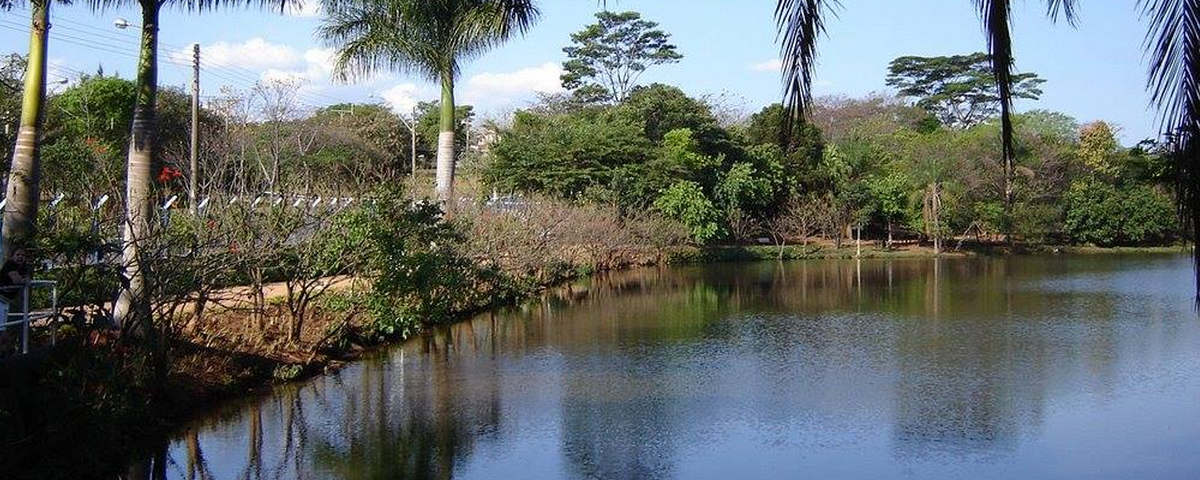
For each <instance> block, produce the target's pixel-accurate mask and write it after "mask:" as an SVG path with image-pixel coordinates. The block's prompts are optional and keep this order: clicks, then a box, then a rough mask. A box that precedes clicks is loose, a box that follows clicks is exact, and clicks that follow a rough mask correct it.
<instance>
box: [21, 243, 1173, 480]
mask: <svg viewBox="0 0 1200 480" xmlns="http://www.w3.org/2000/svg"><path fill="white" fill-rule="evenodd" d="M828 247H829V248H826V247H825V246H818V245H811V246H809V247H805V246H803V245H795V246H787V247H785V248H784V249H783V253H782V255H781V254H780V250H779V249H778V247H776V246H736V245H733V246H712V247H700V248H693V247H688V248H685V249H682V250H680V251H677V252H674V253H673V254H672V255H670V256H668V257H666V258H664V259H663V261H661V262H647V263H646V264H644V265H640V266H639V265H625V266H621V267H618V268H612V269H608V270H603V271H591V272H578V271H577V272H574V274H571V275H565V276H563V277H561V278H556V279H554V280H553V281H551V282H548V283H547V284H546V285H543V286H542V287H541V288H538V289H533V290H531V291H529V292H527V293H526V294H524V295H520V296H517V297H516V298H506V299H496V301H494V302H492V303H491V304H488V305H480V306H478V307H477V308H472V309H469V310H466V311H463V312H460V313H458V314H456V315H454V317H453V320H452V321H450V322H446V323H457V322H462V321H465V320H469V319H470V318H473V317H474V316H476V315H478V314H480V313H482V312H486V311H488V310H491V309H494V308H502V307H505V306H512V305H516V304H520V303H521V302H524V301H527V300H529V299H531V298H534V297H536V296H537V295H540V294H543V293H545V292H547V291H551V290H554V289H559V288H565V286H567V285H569V284H571V283H572V282H576V281H579V280H581V279H583V278H586V277H589V276H598V275H605V274H609V273H616V272H620V271H624V270H631V269H634V268H648V267H653V266H656V265H661V266H673V265H702V264H710V263H721V262H761V261H779V260H781V257H782V260H788V261H791V260H805V259H811V260H844V259H854V258H862V259H876V260H879V259H921V258H935V257H938V256H940V257H942V258H969V257H976V256H996V257H1003V256H1009V255H1114V254H1184V253H1187V252H1188V251H1189V247H1184V246H1171V247H1137V248H1099V247H1040V248H1036V249H1020V250H1018V251H1008V250H1007V249H1005V250H1003V251H1000V250H997V249H995V248H987V249H980V248H974V249H967V250H964V251H961V252H952V253H942V254H941V255H934V253H933V251H932V249H931V248H925V247H902V248H896V249H881V248H878V247H877V246H875V245H863V248H862V251H861V253H862V254H861V256H857V257H856V256H855V253H856V249H855V247H854V245H853V244H850V245H843V246H842V248H841V249H834V248H832V245H829V246H828ZM814 248H815V249H814ZM430 328H431V327H425V328H423V329H422V330H421V331H420V332H418V333H417V334H415V335H412V336H409V337H407V338H402V339H380V340H379V341H376V342H363V343H354V344H352V345H350V346H349V347H348V348H346V349H345V350H344V351H342V352H339V353H340V354H336V355H325V354H321V355H318V354H317V353H318V352H317V351H311V352H307V353H311V354H312V355H311V356H310V357H309V360H308V361H306V362H304V363H299V364H298V363H296V362H290V361H286V360H285V359H283V358H272V357H271V356H267V355H254V354H250V353H245V352H233V351H223V350H215V349H209V348H206V347H203V346H200V345H196V344H191V343H186V344H181V345H175V346H173V349H175V351H176V353H175V354H174V355H173V357H174V358H173V361H174V362H176V363H178V364H173V365H172V368H171V375H169V377H172V376H176V375H178V376H179V377H174V378H169V379H167V381H168V383H169V384H174V385H186V387H187V388H180V389H177V390H176V391H174V392H172V393H169V394H166V395H162V396H158V397H156V398H155V399H154V402H153V403H150V402H148V403H147V404H145V405H142V407H144V408H141V409H134V410H130V411H125V412H123V414H116V415H106V413H108V412H102V411H92V412H90V414H91V415H95V416H101V417H105V416H107V417H108V418H107V420H109V422H103V421H101V422H100V423H106V424H105V425H104V428H100V429H98V431H97V433H96V435H97V436H98V437H104V436H114V437H116V438H110V439H109V440H110V441H109V442H108V443H107V445H108V448H109V449H110V451H103V452H102V451H98V450H88V452H72V453H67V454H65V455H64V454H63V453H64V452H62V451H61V450H59V451H55V453H58V454H59V455H53V454H52V455H49V456H39V455H34V456H32V457H26V456H18V458H16V459H15V460H17V461H15V462H12V461H11V460H14V459H6V460H9V461H6V462H0V468H4V469H5V471H8V472H12V471H13V470H11V469H12V468H16V470H17V471H18V472H20V473H19V474H18V476H17V477H15V478H54V472H45V471H39V469H37V468H34V469H32V470H28V469H24V468H23V467H29V466H32V465H39V466H42V467H45V466H46V465H47V464H68V465H89V464H90V465H92V466H93V467H94V469H93V470H90V471H89V470H84V471H89V472H90V473H89V474H94V475H95V476H96V478H112V477H113V476H114V475H116V474H118V472H119V471H120V469H121V468H122V467H123V466H124V465H125V464H126V461H127V460H129V459H130V458H135V457H136V455H137V454H138V453H139V452H145V451H150V450H153V449H154V448H155V446H157V445H161V443H162V442H163V441H165V439H166V438H167V437H169V436H170V435H171V434H172V432H176V431H178V430H179V429H180V428H182V427H184V426H186V425H187V424H188V423H190V422H193V421H196V420H198V419H199V418H200V417H202V416H204V415H208V414H210V413H212V412H217V411H220V410H222V409H225V408H231V407H232V406H234V405H236V404H238V403H240V402H243V401H253V400H254V399H256V398H260V397H261V396H263V395H268V394H269V393H270V392H271V390H272V389H274V388H277V387H280V386H282V385H287V384H296V383H301V382H303V381H306V380H308V379H311V378H314V377H316V376H318V375H324V374H329V373H332V372H335V371H337V370H339V369H341V368H343V367H345V366H347V365H349V364H351V363H353V362H356V361H359V360H361V359H362V358H364V357H365V356H368V355H372V354H375V353H378V352H381V351H384V350H386V349H389V348H393V347H395V346H397V345H401V344H403V343H405V342H407V341H410V340H412V339H415V338H419V337H420V336H421V335H425V334H427V332H428V331H429V330H430ZM110 340H111V339H104V338H99V339H98V338H94V337H93V338H88V339H83V338H78V337H76V338H72V339H69V340H67V341H64V342H62V343H60V346H59V347H57V348H56V349H55V351H42V352H38V353H37V354H36V355H31V356H29V357H28V358H20V359H18V360H19V361H13V359H12V358H10V359H6V360H7V361H6V362H4V363H8V364H10V365H18V364H24V365H22V366H19V367H17V368H12V369H10V368H7V367H6V368H5V369H4V370H5V371H3V372H0V388H2V389H3V390H7V389H8V388H12V387H16V388H17V389H18V390H20V387H19V384H20V383H21V382H33V383H36V380H37V379H38V377H39V375H38V373H42V374H49V373H51V372H53V371H54V370H55V369H56V368H57V369H67V370H69V369H71V368H73V367H74V368H78V363H79V360H80V359H82V363H84V364H85V365H86V362H87V361H88V360H94V359H111V358H114V357H113V356H114V355H117V356H120V355H122V354H123V353H124V354H125V355H126V356H128V355H129V353H130V352H128V351H127V350H128V349H129V348H128V347H129V346H127V345H121V344H120V343H119V342H115V341H110ZM297 353H301V354H303V353H305V352H297ZM72 356H76V357H79V358H76V359H74V360H75V361H74V362H73V361H72V358H71V357H72ZM297 357H298V356H294V357H292V359H295V358H297ZM195 358H202V359H203V360H202V361H203V362H205V363H203V364H201V366H202V367H204V368H217V370H216V371H209V372H208V373H209V374H211V375H210V376H209V377H208V378H203V379H200V378H186V377H187V376H188V374H187V373H186V372H187V371H188V370H187V369H186V368H183V367H184V366H183V365H182V363H184V362H188V361H192V359H195ZM281 370H283V371H286V372H288V374H287V375H286V376H281V375H280V372H281ZM39 371H41V372H39ZM22 374H24V375H22ZM22 377H24V378H22ZM180 377H183V378H180ZM189 380H190V381H191V384H190V385H187V384H188V382H189ZM113 388H114V389H119V388H121V385H113ZM0 391H2V390H0ZM18 394H19V393H18ZM0 400H2V399H0ZM0 407H3V404H0ZM47 408H48V409H50V408H53V407H47ZM47 413H52V412H47ZM4 420H5V418H4V412H3V411H2V410H0V422H2V421H4ZM89 420H91V421H93V422H95V421H97V420H101V419H89ZM89 433H91V432H89ZM44 435H46V436H48V437H53V436H54V435H55V433H54V431H53V430H52V431H51V432H49V433H46V434H44ZM68 436H69V435H68ZM49 440H50V442H49V443H50V444H58V443H59V442H56V441H54V440H55V439H53V438H50V439H49ZM59 440H63V442H61V443H62V444H63V445H72V444H74V445H77V444H78V440H77V439H75V438H71V439H66V438H62V439H59ZM88 440H91V441H92V442H95V441H98V440H99V439H88ZM113 440H116V441H113ZM86 441H87V440H85V442H86ZM91 444H92V443H89V445H91ZM16 447H17V448H20V445H16ZM4 450H10V449H8V448H5V449H4ZM99 450H104V449H99ZM10 451H11V450H10ZM89 453H90V454H91V455H92V456H91V457H90V458H86V459H83V461H79V459H76V458H73V457H75V456H78V455H80V454H82V455H85V456H86V455H88V454H89ZM73 454H74V455H73ZM8 455H10V454H4V456H8ZM63 457H66V460H64V458H63ZM0 458H2V457H0ZM112 458H119V459H121V461H119V462H112V461H107V460H102V459H112ZM9 463H14V464H13V465H10V464H9ZM85 468H86V467H85ZM27 472H28V473H27ZM63 473H65V474H66V475H70V477H72V478H78V472H63ZM64 477H65V475H64Z"/></svg>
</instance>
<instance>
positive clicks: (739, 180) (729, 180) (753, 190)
mask: <svg viewBox="0 0 1200 480" xmlns="http://www.w3.org/2000/svg"><path fill="white" fill-rule="evenodd" d="M781 174H782V172H780V171H778V170H776V171H761V170H759V169H758V168H755V166H754V165H753V164H751V163H747V162H738V163H735V164H733V167H731V168H730V169H729V170H728V171H726V172H725V173H724V175H722V176H721V181H720V183H718V184H717V188H716V198H717V201H718V203H719V204H720V205H721V206H722V207H723V208H724V209H725V211H726V212H732V211H740V212H747V213H750V214H755V213H758V214H761V213H763V212H765V211H766V210H767V208H768V207H769V206H770V205H771V202H772V201H773V200H774V199H775V191H776V187H777V185H778V184H779V183H781V182H780V181H779V178H780V175H781Z"/></svg>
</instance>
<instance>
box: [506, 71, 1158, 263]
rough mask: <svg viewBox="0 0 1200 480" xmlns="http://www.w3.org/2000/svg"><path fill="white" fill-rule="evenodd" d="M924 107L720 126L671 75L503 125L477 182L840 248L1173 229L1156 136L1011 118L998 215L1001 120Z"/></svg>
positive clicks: (862, 103) (724, 236)
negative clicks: (809, 236) (790, 232)
mask: <svg viewBox="0 0 1200 480" xmlns="http://www.w3.org/2000/svg"><path fill="white" fill-rule="evenodd" d="M966 101H970V102H973V103H986V100H980V99H979V98H971V99H968V100H966ZM994 101H995V100H994V99H993V100H992V102H993V103H994ZM925 105H930V103H929V102H920V101H904V100H903V99H898V98H891V97H884V96H876V97H870V98H865V99H846V98H824V99H819V100H818V101H817V102H816V103H815V104H814V108H813V114H812V117H811V121H809V122H804V123H795V124H789V122H788V121H787V113H786V110H785V109H784V108H783V106H781V105H778V104H776V105H771V106H768V107H765V108H763V109H762V110H761V111H759V112H758V113H755V114H754V115H752V116H751V117H750V118H749V119H748V121H746V122H743V123H741V124H735V125H721V124H720V122H718V121H717V119H716V118H715V116H714V115H713V112H712V110H713V109H712V107H711V106H710V105H707V104H706V103H705V102H704V101H702V100H699V99H695V98H691V97H689V96H687V95H686V94H684V92H682V91H681V90H679V89H678V88H675V87H670V86H666V85H657V84H656V85H650V86H646V87H638V88H635V89H634V90H633V91H632V93H631V94H630V95H629V96H628V98H627V99H626V100H625V101H622V102H620V103H617V104H613V105H607V104H596V103H581V102H575V101H572V99H570V98H562V97H549V98H544V99H543V100H542V101H541V102H540V103H539V104H537V105H534V106H532V107H530V108H528V109H524V110H521V111H519V112H517V113H516V114H515V115H514V119H513V122H512V124H511V125H510V126H508V127H507V128H505V129H503V130H502V131H501V132H500V140H499V141H498V142H497V143H496V144H495V145H494V146H493V147H492V148H491V150H490V156H489V158H488V159H487V162H486V166H485V167H484V169H483V178H484V180H485V182H486V183H487V184H489V185H491V186H493V187H495V188H497V189H499V190H502V191H506V192H517V193H538V194H549V195H555V196H558V197H563V198H571V199H578V200H583V201H595V202H604V203H610V204H614V205H617V206H618V207H619V208H620V209H621V210H622V211H637V210H641V209H654V210H657V211H659V212H660V213H662V214H664V215H666V216H668V217H670V218H673V219H675V220H678V221H680V222H682V223H684V224H685V225H687V226H688V227H689V228H690V229H691V231H692V234H693V238H694V240H695V241H697V242H700V243H708V242H719V241H747V240H751V239H752V238H757V237H768V236H771V235H770V233H771V231H772V230H774V229H777V228H778V226H777V225H775V224H778V223H786V222H791V221H793V219H791V218H788V217H791V216H795V215H797V214H812V213H813V212H820V214H821V216H824V217H827V218H825V219H823V220H822V221H819V222H817V223H818V224H820V225H823V227H822V228H821V229H819V231H818V232H813V233H823V234H824V235H825V236H827V237H829V238H830V239H831V240H833V241H835V242H839V243H840V241H841V240H843V239H846V238H850V237H851V236H852V235H854V234H855V233H854V232H855V230H859V231H861V232H863V234H864V235H866V236H867V237H874V238H878V239H883V240H885V241H886V242H888V243H890V242H891V241H892V240H893V239H895V238H896V237H897V236H901V237H903V238H907V239H919V240H924V241H929V242H931V243H932V244H934V246H935V247H939V248H940V247H941V243H942V239H944V238H947V237H962V236H969V237H972V238H974V239H976V240H991V241H999V240H1000V239H1001V238H1002V235H1003V234H1005V233H1007V232H1010V231H1011V232H1012V233H1013V235H1014V236H1015V237H1016V238H1017V239H1018V240H1020V241H1024V242H1030V243H1065V242H1069V243H1081V244H1082V243H1090V244H1097V245H1146V244H1161V243H1165V242H1170V241H1173V240H1174V239H1175V238H1177V237H1176V234H1177V232H1178V225H1177V222H1176V219H1175V216H1174V213H1173V210H1172V204H1171V199H1170V196H1169V188H1168V187H1169V185H1168V184H1169V182H1168V179H1167V178H1166V177H1165V175H1166V171H1167V166H1166V164H1165V163H1164V161H1163V159H1162V157H1161V156H1160V155H1158V153H1159V152H1158V150H1157V147H1156V146H1155V145H1153V144H1150V143H1143V144H1142V145H1140V146H1138V147H1136V148H1122V147H1120V146H1119V145H1118V143H1117V140H1116V138H1115V134H1114V132H1113V130H1112V128H1111V127H1110V126H1108V125H1107V124H1105V123H1103V122H1095V123H1091V124H1087V125H1083V126H1080V125H1079V124H1078V122H1077V121H1076V120H1074V119H1072V118H1070V117H1068V116H1066V115H1063V114H1060V113H1055V112H1047V111H1041V110H1034V111H1031V112H1027V113H1023V114H1019V115H1016V116H1015V117H1014V118H1015V122H1014V123H1015V133H1016V139H1017V141H1016V145H1017V149H1016V151H1015V153H1014V157H1015V158H1014V164H1015V167H1014V170H1015V173H1016V174H1015V176H1014V179H1013V180H1012V192H1013V198H1012V201H1013V205H1012V213H1011V214H1010V215H1006V213H1005V208H1004V198H1005V188H1006V182H1005V173H1004V169H1005V167H1004V162H1003V159H1002V158H1001V156H1000V154H999V152H1000V151H1001V149H1000V145H999V141H1000V140H999V139H1000V135H999V128H1000V126H999V124H998V123H997V121H996V119H995V117H994V116H992V117H987V118H982V119H978V120H975V121H970V122H968V121H962V120H954V119H952V118H951V117H950V116H949V114H948V113H947V112H949V111H951V110H952V109H951V108H949V107H944V106H943V107H942V108H939V109H937V110H934V111H930V110H928V109H927V108H925ZM943 105H945V103H944V102H943ZM973 108H976V109H977V110H978V109H982V110H984V111H990V110H989V109H990V108H991V107H990V106H989V105H982V104H981V105H978V106H976V107H973ZM993 113H994V112H993ZM968 117H970V116H968ZM943 120H946V121H948V123H945V124H944V123H943ZM789 125H790V130H791V131H788V129H789ZM793 240H796V239H793Z"/></svg>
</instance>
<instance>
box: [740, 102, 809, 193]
mask: <svg viewBox="0 0 1200 480" xmlns="http://www.w3.org/2000/svg"><path fill="white" fill-rule="evenodd" d="M789 127H790V132H789V131H788V128H789ZM746 137H748V140H749V142H750V144H751V145H778V146H779V147H780V148H782V149H784V150H785V151H786V152H787V154H786V155H785V156H784V158H783V165H784V169H785V172H786V174H787V175H788V176H790V177H792V178H793V179H795V180H796V181H797V182H798V181H800V180H801V177H804V176H805V174H806V173H807V172H808V171H810V170H811V169H812V168H813V166H814V165H815V164H816V163H817V162H819V161H820V160H821V156H822V154H823V150H824V149H825V141H824V140H823V139H822V138H821V130H820V129H818V128H817V127H816V126H815V125H813V124H811V123H809V122H807V121H800V122H789V121H788V113H787V110H785V109H784V108H783V104H779V103H776V104H772V105H768V106H767V107H764V108H763V109H762V110H761V111H759V112H758V113H755V114H754V115H751V116H750V123H749V125H747V126H746Z"/></svg>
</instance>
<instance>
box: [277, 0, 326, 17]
mask: <svg viewBox="0 0 1200 480" xmlns="http://www.w3.org/2000/svg"><path fill="white" fill-rule="evenodd" d="M284 8H285V9H284V11H283V14H284V15H287V16H290V17H304V18H311V17H316V16H318V15H320V14H321V11H322V10H321V2H319V1H317V0H303V1H301V2H299V3H293V2H288V5H287V7H284Z"/></svg>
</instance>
